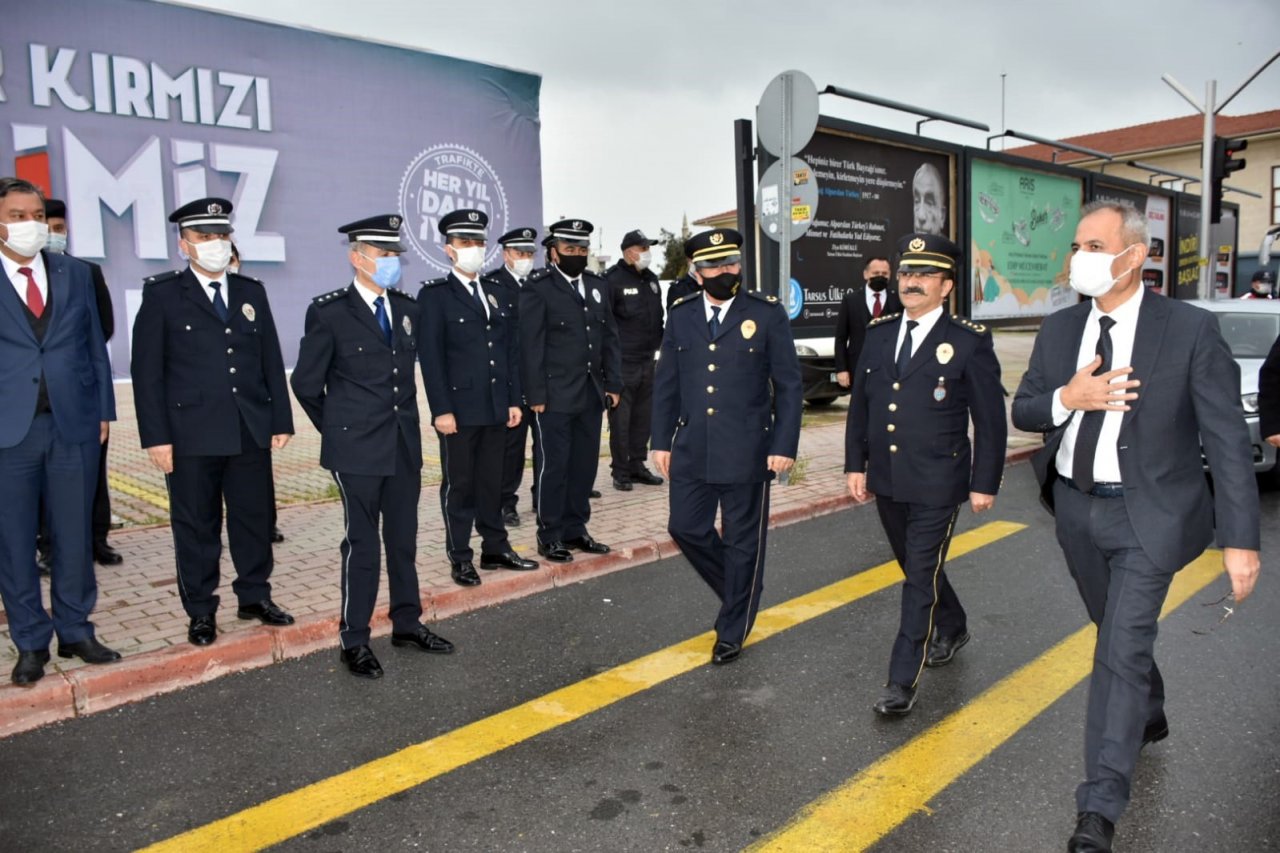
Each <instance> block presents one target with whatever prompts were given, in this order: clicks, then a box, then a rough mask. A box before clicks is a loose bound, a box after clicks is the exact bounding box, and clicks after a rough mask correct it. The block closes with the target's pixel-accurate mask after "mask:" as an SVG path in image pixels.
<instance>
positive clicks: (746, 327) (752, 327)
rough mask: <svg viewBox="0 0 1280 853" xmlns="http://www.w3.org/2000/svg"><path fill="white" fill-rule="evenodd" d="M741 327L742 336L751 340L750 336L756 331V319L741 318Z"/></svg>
mask: <svg viewBox="0 0 1280 853" xmlns="http://www.w3.org/2000/svg"><path fill="white" fill-rule="evenodd" d="M741 328H742V337H743V338H745V339H746V340H751V336H752V335H754V334H755V333H756V321H755V320H743V321H742V327H741Z"/></svg>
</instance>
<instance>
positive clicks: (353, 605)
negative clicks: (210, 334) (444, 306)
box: [291, 214, 453, 678]
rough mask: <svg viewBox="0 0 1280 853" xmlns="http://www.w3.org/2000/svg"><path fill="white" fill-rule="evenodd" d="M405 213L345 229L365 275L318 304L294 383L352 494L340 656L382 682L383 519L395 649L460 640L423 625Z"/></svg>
mask: <svg viewBox="0 0 1280 853" xmlns="http://www.w3.org/2000/svg"><path fill="white" fill-rule="evenodd" d="M400 224H401V218H400V216H398V215H396V214H384V215H381V216H371V217H369V218H368V219H361V220H359V221H357V222H352V223H350V224H347V225H343V226H342V227H341V228H339V229H338V232H339V233H341V234H346V235H347V240H348V241H349V244H350V245H349V251H348V252H347V261H348V262H349V263H350V264H351V266H352V267H354V268H355V280H354V281H353V282H352V283H351V284H349V285H347V286H346V287H343V288H339V289H338V290H334V291H331V292H329V293H325V294H323V295H321V296H317V297H316V298H315V299H313V300H312V302H311V305H310V306H308V308H307V319H306V326H305V329H304V331H303V336H302V343H301V345H300V346H299V348H298V364H297V366H296V367H295V368H294V370H293V377H292V379H291V384H292V385H293V393H294V394H295V395H296V396H297V398H298V403H299V404H301V406H302V408H303V410H304V411H305V412H306V413H307V417H308V418H310V419H311V423H313V424H315V427H316V429H318V430H319V431H320V464H321V465H323V466H324V467H325V468H328V469H329V470H330V471H331V472H332V473H333V480H334V482H335V483H337V484H338V492H339V494H340V495H341V496H342V513H343V519H344V524H345V535H344V536H343V539H342V545H341V546H340V548H339V553H340V554H341V555H342V581H341V583H342V611H341V616H340V619H339V622H338V641H339V644H340V646H341V648H342V652H341V655H340V658H341V660H342V662H343V663H344V664H346V666H347V669H348V670H349V671H350V672H351V674H352V675H355V676H359V677H360V678H381V677H382V665H381V664H380V663H379V662H378V658H377V657H376V656H375V655H374V654H373V649H371V648H370V647H369V639H370V636H371V632H370V629H369V620H370V619H372V617H373V607H374V603H375V602H376V600H377V597H378V577H379V575H380V574H381V567H380V562H381V560H380V559H379V558H380V544H381V543H379V541H378V539H379V537H378V527H379V521H381V526H382V543H385V545H386V551H387V586H388V587H389V588H390V591H391V632H392V633H391V645H393V646H407V647H411V648H416V649H420V650H421V651H424V652H430V653H432V654H448V653H450V652H452V651H453V644H452V643H450V642H449V641H448V640H446V639H444V638H443V637H440V636H437V635H436V634H434V633H432V632H431V631H430V630H429V629H428V628H427V626H425V625H423V624H422V622H421V621H420V620H421V617H422V596H421V594H420V592H419V589H418V570H417V567H416V565H415V563H414V560H415V557H416V555H417V546H418V498H419V496H420V495H421V493H422V429H421V425H420V423H419V418H418V390H417V384H416V383H415V381H414V376H413V369H414V366H415V364H416V363H417V360H418V342H419V341H420V340H421V334H422V323H421V318H422V313H421V310H420V309H419V307H418V303H417V302H415V301H414V299H413V297H412V296H409V295H408V294H406V293H404V292H402V291H400V290H398V289H397V288H396V285H397V284H399V283H400V255H401V253H402V252H404V251H405V248H404V244H403V243H401V242H400Z"/></svg>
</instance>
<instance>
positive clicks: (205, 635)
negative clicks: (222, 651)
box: [187, 613, 218, 646]
mask: <svg viewBox="0 0 1280 853" xmlns="http://www.w3.org/2000/svg"><path fill="white" fill-rule="evenodd" d="M216 639H218V617H217V616H214V615H213V614H212V613H210V614H209V615H208V616H192V617H191V624H190V625H188V626H187V642H189V643H191V645H193V646H209V645H212V644H213V641H214V640H216Z"/></svg>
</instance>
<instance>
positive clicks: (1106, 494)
mask: <svg viewBox="0 0 1280 853" xmlns="http://www.w3.org/2000/svg"><path fill="white" fill-rule="evenodd" d="M1058 479H1059V480H1061V481H1062V482H1064V483H1066V484H1067V485H1068V486H1070V487H1071V488H1073V489H1075V490H1076V491H1077V492H1082V491H1084V490H1083V489H1081V488H1080V487H1079V486H1077V485H1076V483H1075V480H1072V479H1071V478H1070V477H1064V476H1062V475H1061V474H1059V475H1058ZM1086 494H1088V495H1090V496H1092V497H1095V498H1122V497H1124V483H1094V484H1093V488H1092V489H1090V490H1089V491H1088V492H1086Z"/></svg>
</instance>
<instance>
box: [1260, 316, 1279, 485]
mask: <svg viewBox="0 0 1280 853" xmlns="http://www.w3.org/2000/svg"><path fill="white" fill-rule="evenodd" d="M1258 416H1259V421H1258V427H1259V429H1260V430H1261V432H1262V439H1263V441H1265V442H1266V443H1267V444H1270V445H1271V446H1272V447H1280V337H1277V338H1276V340H1275V343H1273V344H1272V345H1271V352H1269V353H1267V358H1266V360H1265V361H1264V362H1262V367H1261V368H1260V369H1259V370H1258ZM1277 464H1278V465H1280V462H1278V463H1277Z"/></svg>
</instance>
